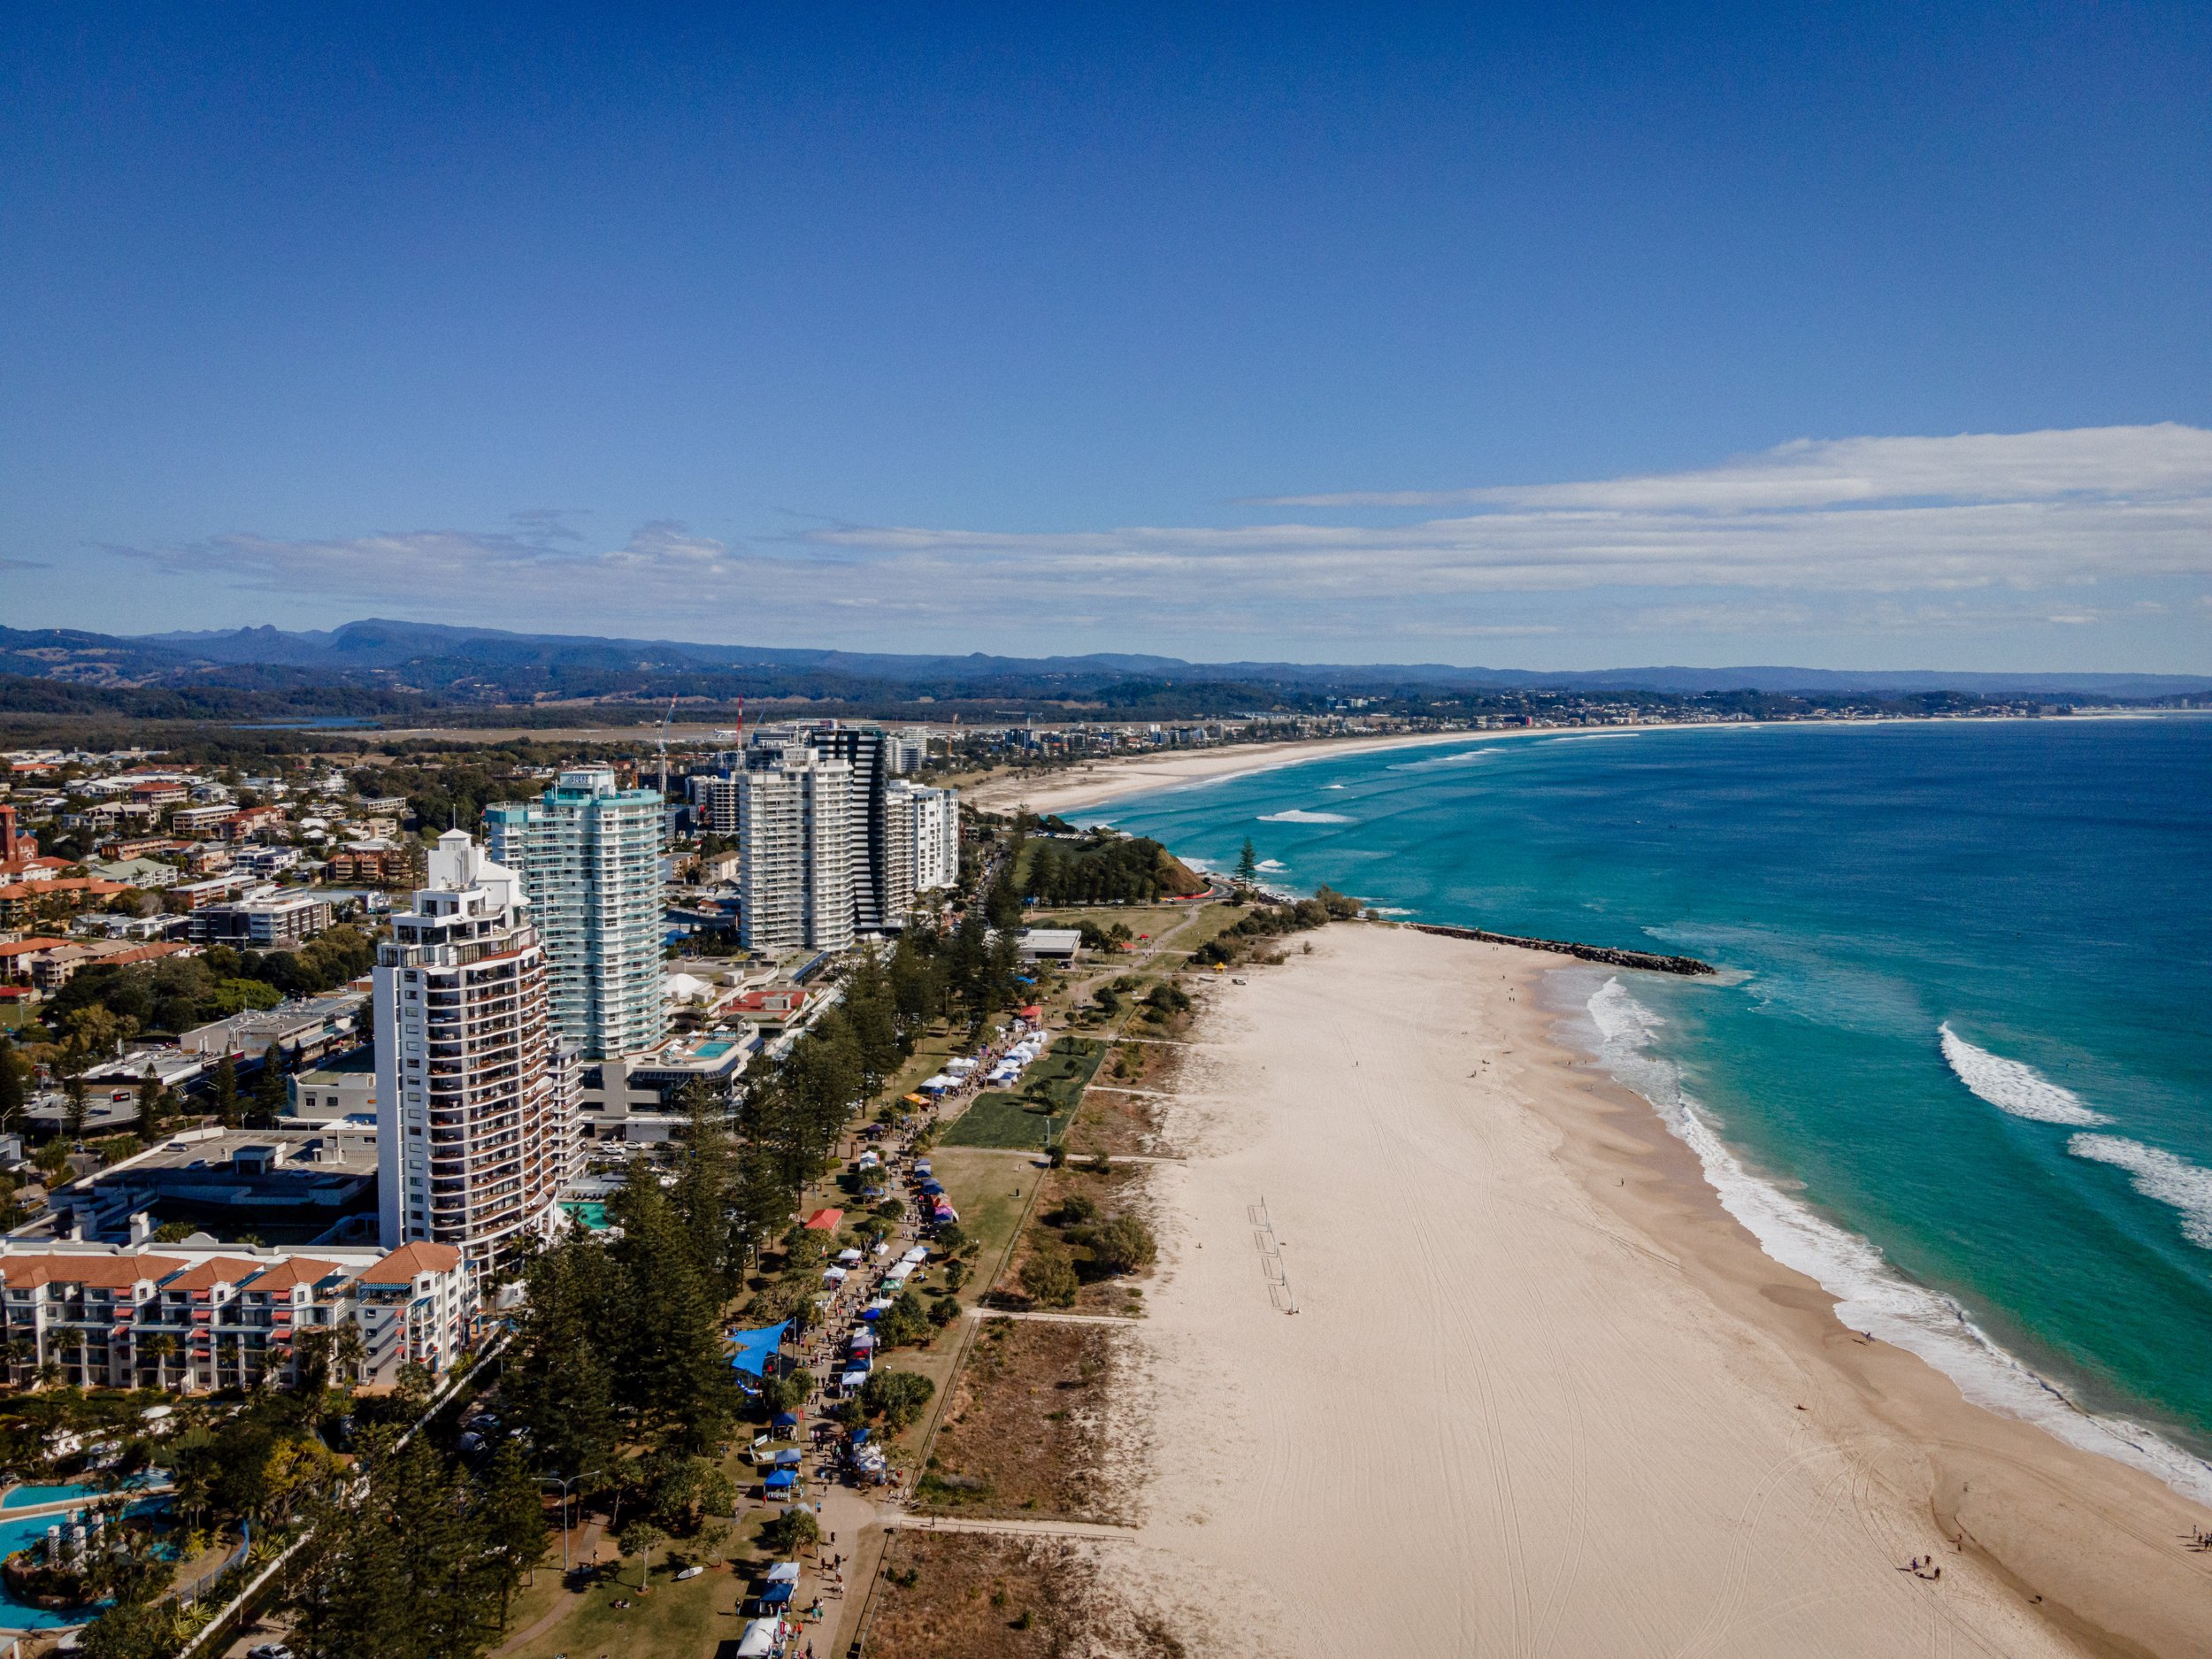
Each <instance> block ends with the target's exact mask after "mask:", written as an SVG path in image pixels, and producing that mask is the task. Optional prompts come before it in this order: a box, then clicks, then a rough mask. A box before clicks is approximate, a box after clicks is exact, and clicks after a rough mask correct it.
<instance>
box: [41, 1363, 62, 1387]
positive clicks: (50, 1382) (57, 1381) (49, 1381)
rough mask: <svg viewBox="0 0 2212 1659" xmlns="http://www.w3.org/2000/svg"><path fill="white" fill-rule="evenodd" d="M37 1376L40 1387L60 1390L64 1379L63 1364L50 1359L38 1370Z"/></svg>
mask: <svg viewBox="0 0 2212 1659" xmlns="http://www.w3.org/2000/svg"><path fill="white" fill-rule="evenodd" d="M35 1374H36V1376H37V1378H38V1386H40V1387H42V1388H58V1387H59V1386H61V1378H62V1371H61V1362H60V1361H59V1360H58V1359H50V1360H48V1361H47V1362H46V1363H44V1364H42V1365H41V1366H40V1367H39V1368H38V1371H37V1372H36V1373H35Z"/></svg>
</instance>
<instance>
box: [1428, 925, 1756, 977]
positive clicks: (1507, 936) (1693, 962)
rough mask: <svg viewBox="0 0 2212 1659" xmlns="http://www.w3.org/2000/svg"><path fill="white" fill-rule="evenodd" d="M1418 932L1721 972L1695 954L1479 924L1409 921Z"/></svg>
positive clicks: (1655, 967) (1659, 969)
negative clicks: (1527, 934)
mask: <svg viewBox="0 0 2212 1659" xmlns="http://www.w3.org/2000/svg"><path fill="white" fill-rule="evenodd" d="M1408 926H1410V927H1411V928H1412V929H1413V930H1414V931H1415V932H1416V933H1441V934H1443V935H1444V937H1445V938H1447V939H1479V940H1480V941H1482V942H1483V943H1484V944H1486V945H1518V946H1520V947H1521V949H1524V950H1548V951H1551V952H1553V953H1554V954H1555V955H1558V956H1575V957H1578V958H1580V959H1581V960H1582V961H1584V962H1601V963H1604V964H1606V965H1607V966H1608V967H1612V968H1641V969H1644V970H1645V971H1646V972H1651V973H1680V974H1686V975H1690V976H1693V977H1694V976H1695V975H1697V974H1701V973H1713V972H1717V969H1715V968H1714V966H1713V964H1711V963H1709V962H1700V961H1699V960H1698V959H1697V958H1696V957H1695V956H1660V955H1658V954H1656V953H1655V952H1653V951H1649V950H1616V949H1613V948H1612V947H1611V946H1610V945H1578V944H1576V943H1575V942H1573V941H1571V940H1565V939H1524V938H1522V937H1521V936H1520V935H1519V934H1517V933H1488V932H1486V931H1485V930H1484V929H1482V928H1479V927H1447V926H1444V925H1443V924H1441V923H1439V922H1412V923H1409V924H1408Z"/></svg>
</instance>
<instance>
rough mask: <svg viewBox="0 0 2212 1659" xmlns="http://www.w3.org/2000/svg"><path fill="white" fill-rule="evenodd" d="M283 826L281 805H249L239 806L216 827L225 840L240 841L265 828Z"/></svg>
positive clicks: (271, 828)
mask: <svg viewBox="0 0 2212 1659" xmlns="http://www.w3.org/2000/svg"><path fill="white" fill-rule="evenodd" d="M283 827H284V809H283V808H282V807H280V806H249V807H241V808H240V809H239V810H237V811H235V812H233V813H232V814H231V815H230V816H229V817H228V818H225V819H223V820H222V821H221V822H220V824H219V826H218V829H219V833H220V834H221V835H222V838H223V839H224V840H225V841H244V840H246V839H247V838H248V837H249V836H252V835H257V834H259V833H262V832H263V831H265V830H272V831H273V830H280V829H282V828H283Z"/></svg>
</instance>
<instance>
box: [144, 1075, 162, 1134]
mask: <svg viewBox="0 0 2212 1659" xmlns="http://www.w3.org/2000/svg"><path fill="white" fill-rule="evenodd" d="M164 1093H165V1091H164V1090H163V1088H162V1087H161V1079H159V1078H157V1077H156V1076H155V1075H154V1074H153V1071H152V1069H151V1068H149V1069H148V1071H147V1072H146V1075H145V1076H144V1077H142V1078H141V1079H138V1126H139V1128H140V1129H141V1130H142V1132H144V1133H147V1134H150V1135H156V1134H159V1133H161V1122H162V1096H163V1094H164Z"/></svg>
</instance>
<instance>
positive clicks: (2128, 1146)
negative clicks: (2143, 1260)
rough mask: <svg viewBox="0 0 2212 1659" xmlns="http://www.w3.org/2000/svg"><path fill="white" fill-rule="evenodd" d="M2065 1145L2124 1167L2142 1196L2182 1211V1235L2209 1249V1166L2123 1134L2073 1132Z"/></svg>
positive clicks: (2211, 1237)
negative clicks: (2076, 1133) (2190, 1160)
mask: <svg viewBox="0 0 2212 1659" xmlns="http://www.w3.org/2000/svg"><path fill="white" fill-rule="evenodd" d="M2066 1149H2067V1150H2068V1151H2069V1152H2070V1153H2072V1154H2073V1155H2074V1156H2076V1157H2078V1158H2087V1159H2089V1160H2090V1161H2091V1162H2092V1163H2094V1164H2111V1165H2113V1166H2114V1167H2115V1168H2116V1169H2123V1170H2125V1171H2127V1172H2128V1185H2130V1186H2131V1187H2134V1188H2135V1190H2136V1191H2137V1192H2139V1193H2140V1194H2142V1195H2143V1196H2144V1197H2146V1198H2148V1199H2152V1200H2154V1201H2155V1202H2159V1203H2162V1204H2170V1205H2171V1206H2173V1208H2174V1209H2176V1210H2179V1211H2181V1233H2182V1236H2183V1237H2184V1238H2185V1239H2187V1240H2189V1242H2190V1243H2192V1244H2197V1245H2201V1246H2203V1247H2204V1248H2206V1249H2208V1250H2212V1170H2208V1169H2202V1168H2200V1167H2199V1166H2198V1165H2196V1164H2192V1163H2190V1162H2189V1160H2188V1159H2186V1158H2182V1157H2176V1156H2174V1155H2173V1154H2172V1153H2170V1152H2169V1151H2166V1150H2165V1149H2164V1148H2162V1147H2147V1146H2145V1145H2144V1144H2143V1143H2142V1142H2141V1141H2130V1140H2128V1139H2127V1138H2126V1137H2125V1136H2124V1135H2076V1136H2074V1137H2073V1138H2072V1139H2071V1140H2070V1141H2067V1143H2066Z"/></svg>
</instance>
